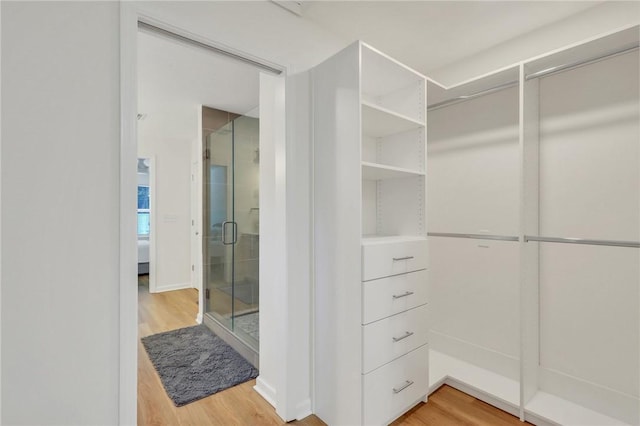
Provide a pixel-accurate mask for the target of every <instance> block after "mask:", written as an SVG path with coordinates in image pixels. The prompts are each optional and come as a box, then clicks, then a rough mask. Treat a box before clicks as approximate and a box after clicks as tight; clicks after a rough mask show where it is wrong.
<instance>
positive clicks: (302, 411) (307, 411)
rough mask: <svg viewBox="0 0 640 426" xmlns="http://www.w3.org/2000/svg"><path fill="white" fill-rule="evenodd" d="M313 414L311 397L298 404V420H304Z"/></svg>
mask: <svg viewBox="0 0 640 426" xmlns="http://www.w3.org/2000/svg"><path fill="white" fill-rule="evenodd" d="M311 414H313V413H312V412H311V398H307V399H305V400H303V401H300V403H299V404H298V405H297V406H296V420H302V419H304V418H305V417H308V416H310V415H311Z"/></svg>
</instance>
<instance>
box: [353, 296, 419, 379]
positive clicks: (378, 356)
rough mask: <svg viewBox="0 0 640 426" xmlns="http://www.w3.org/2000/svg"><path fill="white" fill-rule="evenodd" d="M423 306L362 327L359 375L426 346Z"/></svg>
mask: <svg viewBox="0 0 640 426" xmlns="http://www.w3.org/2000/svg"><path fill="white" fill-rule="evenodd" d="M427 333H428V327H427V305H422V306H419V307H417V308H414V309H411V310H409V311H406V312H402V313H400V314H397V315H394V316H392V317H389V318H385V319H381V320H380V321H376V322H373V323H371V324H368V325H365V326H363V327H362V370H363V371H362V372H363V373H368V372H370V371H371V370H374V369H376V368H378V367H380V366H381V365H383V364H386V363H388V362H389V361H392V360H394V359H395V358H398V357H400V356H402V355H404V354H406V353H407V352H410V351H412V350H414V349H416V348H418V347H420V346H422V345H424V344H425V343H427Z"/></svg>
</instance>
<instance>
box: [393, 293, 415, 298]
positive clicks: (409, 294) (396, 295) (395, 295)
mask: <svg viewBox="0 0 640 426" xmlns="http://www.w3.org/2000/svg"><path fill="white" fill-rule="evenodd" d="M412 294H413V292H412V291H407V292H406V293H404V294H394V295H393V296H392V297H393V298H394V299H401V298H403V297H407V296H411V295H412Z"/></svg>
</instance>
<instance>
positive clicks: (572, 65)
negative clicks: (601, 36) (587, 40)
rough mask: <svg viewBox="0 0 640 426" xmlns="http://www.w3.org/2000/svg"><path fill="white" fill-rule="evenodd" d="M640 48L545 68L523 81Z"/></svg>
mask: <svg viewBox="0 0 640 426" xmlns="http://www.w3.org/2000/svg"><path fill="white" fill-rule="evenodd" d="M638 47H640V45H639V44H634V45H633V46H631V47H625V48H624V49H619V50H616V51H614V52H609V53H605V54H604V55H600V56H596V57H595V58H589V59H585V60H583V61H577V62H571V63H568V64H563V65H558V66H555V67H551V68H547V69H544V70H540V71H536V72H534V73H532V74H529V75H526V76H525V77H524V79H525V80H532V79H534V78H539V77H542V76H545V75H550V74H555V73H558V72H562V71H568V70H571V69H574V68H578V67H582V66H584V65H589V64H593V63H594V62H599V61H602V60H603V59H608V58H612V57H614V56H619V55H624V54H625V53H628V52H631V51H633V50H636V49H638Z"/></svg>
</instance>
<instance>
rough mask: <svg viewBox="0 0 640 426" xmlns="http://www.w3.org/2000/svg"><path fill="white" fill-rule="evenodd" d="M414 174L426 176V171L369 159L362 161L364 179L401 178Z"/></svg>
mask: <svg viewBox="0 0 640 426" xmlns="http://www.w3.org/2000/svg"><path fill="white" fill-rule="evenodd" d="M414 176H424V172H420V171H417V170H410V169H403V168H400V167H393V166H387V165H385V164H378V163H370V162H368V161H363V162H362V179H364V180H380V179H399V178H408V177H414Z"/></svg>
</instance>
